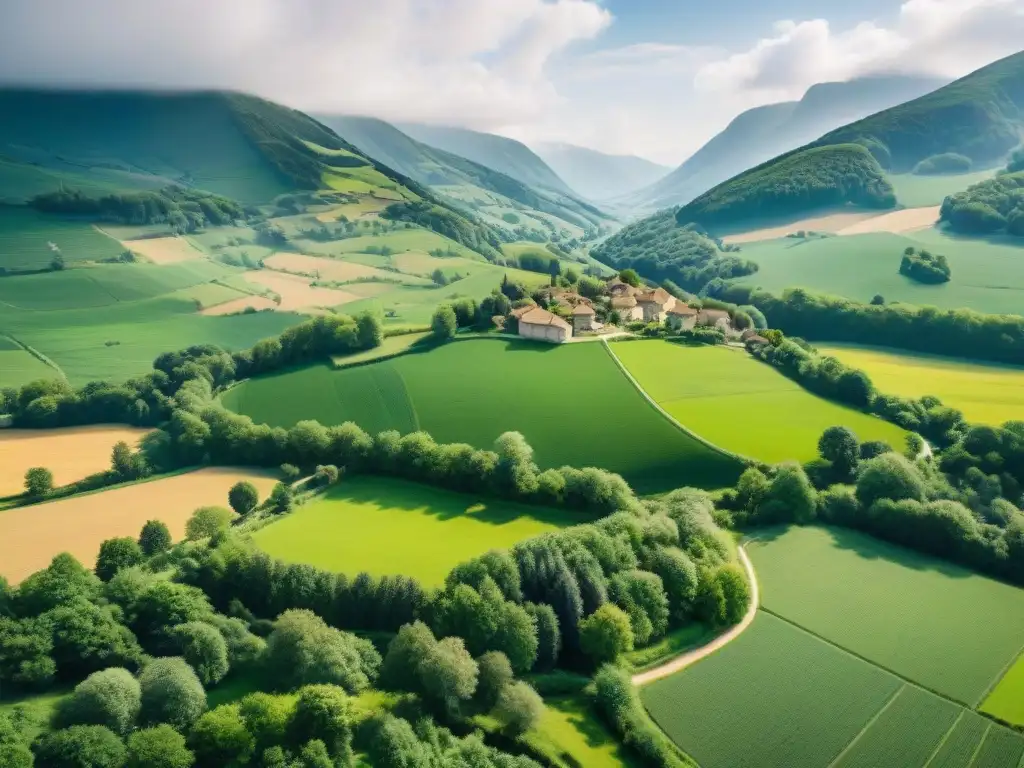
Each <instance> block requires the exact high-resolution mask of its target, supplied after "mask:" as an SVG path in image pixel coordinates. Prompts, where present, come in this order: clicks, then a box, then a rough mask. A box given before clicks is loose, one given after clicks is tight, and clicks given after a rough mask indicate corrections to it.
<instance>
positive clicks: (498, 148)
mask: <svg viewBox="0 0 1024 768" xmlns="http://www.w3.org/2000/svg"><path fill="white" fill-rule="evenodd" d="M396 127H397V128H399V129H400V130H401V131H403V132H404V133H406V134H408V135H409V136H411V137H412V138H414V139H416V140H417V141H421V142H423V143H424V144H429V145H430V146H432V147H437V148H438V149H443V150H445V151H446V152H452V153H453V154H456V155H460V156H462V157H465V158H466V159H468V160H472V161H473V162H474V163H479V164H480V165H484V166H487V167H488V168H493V169H494V170H496V171H500V172H501V173H504V174H506V175H508V176H511V177H512V178H513V179H518V180H519V181H521V182H523V184H528V185H530V186H531V187H536V188H538V189H550V190H553V191H555V192H558V193H559V194H562V195H565V196H567V197H579V193H577V192H575V191H573V190H572V189H571V188H570V187H569V185H568V184H566V183H565V182H564V181H563V180H562V179H560V178H559V176H558V174H557V173H555V172H554V171H553V170H551V168H550V167H549V166H548V164H547V163H545V162H544V161H543V160H541V159H540V158H539V157H538V156H537V154H536V153H535V152H534V151H533V150H532V149H530V148H529V147H527V146H526V145H525V144H523V143H522V142H519V141H516V140H515V139H508V138H505V137H504V136H495V135H494V134H493V133H481V132H480V131H471V130H469V129H468V128H453V127H451V126H441V125H423V124H420V123H396Z"/></svg>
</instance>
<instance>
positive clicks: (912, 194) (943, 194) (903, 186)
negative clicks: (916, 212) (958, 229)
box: [886, 169, 995, 208]
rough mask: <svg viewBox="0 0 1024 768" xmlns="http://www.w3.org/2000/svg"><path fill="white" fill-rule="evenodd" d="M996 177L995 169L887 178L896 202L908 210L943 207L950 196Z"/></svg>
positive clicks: (896, 175)
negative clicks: (929, 206) (928, 206)
mask: <svg viewBox="0 0 1024 768" xmlns="http://www.w3.org/2000/svg"><path fill="white" fill-rule="evenodd" d="M994 175H995V170H994V169H989V170H987V171H974V172H972V173H958V174H950V175H945V176H918V175H916V174H913V173H897V174H889V175H887V176H886V178H888V179H889V183H890V184H892V187H893V190H894V191H895V192H896V202H898V203H899V204H900V205H903V206H906V207H907V208H917V207H919V206H924V205H942V201H943V200H945V199H946V198H947V197H948V196H949V195H953V194H956V193H957V192H962V191H963V190H965V189H967V188H968V187H969V186H971V185H973V184H979V183H981V182H983V181H985V180H987V179H991V178H992V177H993V176H994Z"/></svg>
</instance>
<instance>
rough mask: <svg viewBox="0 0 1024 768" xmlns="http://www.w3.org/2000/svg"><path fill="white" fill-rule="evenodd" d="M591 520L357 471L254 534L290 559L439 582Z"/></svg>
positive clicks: (276, 554)
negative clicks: (487, 555) (461, 568)
mask: <svg viewBox="0 0 1024 768" xmlns="http://www.w3.org/2000/svg"><path fill="white" fill-rule="evenodd" d="M585 521H586V518H583V517H581V516H580V515H579V514H574V513H571V512H566V511H563V510H553V509H545V508H542V507H531V506H524V505H521V504H513V503H510V502H505V501H499V500H495V499H486V500H483V501H482V500H480V499H478V498H476V497H473V496H468V495H464V494H459V493H454V492H452V491H445V490H441V489H439V488H432V487H429V486H424V485H418V484H415V483H407V482H404V481H402V480H395V479H391V478H388V479H382V478H369V477H356V478H351V479H344V480H342V482H341V483H340V484H339V485H337V486H335V487H334V488H332V489H331V490H330V491H329V492H328V493H327V495H326V496H325V497H324V498H322V499H318V500H316V501H314V502H312V503H309V504H306V505H303V506H301V507H299V508H298V509H297V510H296V511H295V512H294V513H292V514H290V515H288V516H286V517H284V518H283V519H281V520H280V521H278V522H274V523H271V524H270V525H268V526H267V527H265V528H262V529H260V530H259V531H257V532H256V533H255V534H254V537H253V538H254V539H255V541H256V543H257V544H258V545H259V546H260V547H261V548H262V549H264V550H265V551H267V552H268V553H270V554H271V555H273V556H274V557H278V558H281V559H282V560H286V561H289V562H297V563H309V564H310V565H315V566H317V567H320V568H325V569H328V570H333V571H339V572H344V573H347V574H350V575H353V576H354V575H356V574H357V573H360V572H362V571H365V572H367V573H370V574H372V575H374V576H384V575H392V574H401V575H404V576H412V577H413V578H416V579H418V580H419V581H420V582H421V583H423V584H424V585H426V586H431V587H433V586H440V585H442V584H443V583H444V579H445V576H446V575H447V574H448V572H449V571H450V570H451V569H452V568H453V567H454V566H455V565H457V564H458V563H460V562H462V561H464V560H468V559H470V558H472V557H475V556H477V555H480V554H483V553H484V552H486V551H488V550H490V549H507V548H508V547H511V546H512V545H513V544H515V543H516V542H518V541H522V540H523V539H527V538H530V537H531V536H536V535H538V534H541V533H545V532H547V531H553V530H556V529H558V528H562V527H565V526H568V525H575V524H578V523H581V522H585ZM438 542H443V546H439V545H438V544H437V543H438Z"/></svg>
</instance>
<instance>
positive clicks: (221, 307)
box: [199, 296, 279, 316]
mask: <svg viewBox="0 0 1024 768" xmlns="http://www.w3.org/2000/svg"><path fill="white" fill-rule="evenodd" d="M249 307H252V308H253V309H257V310H260V309H279V307H278V305H277V304H276V303H275V302H274V301H273V300H272V299H268V298H267V297H266V296H243V297H241V298H238V299H232V300H231V301H225V302H223V303H222V304H215V305H214V306H212V307H204V308H203V309H202V311H200V313H199V314H201V315H214V316H216V315H234V314H238V313H239V312H244V311H245V310H246V309H247V308H249Z"/></svg>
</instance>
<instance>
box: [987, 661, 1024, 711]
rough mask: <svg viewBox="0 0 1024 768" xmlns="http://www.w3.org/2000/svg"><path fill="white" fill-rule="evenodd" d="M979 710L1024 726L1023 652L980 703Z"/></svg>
mask: <svg viewBox="0 0 1024 768" xmlns="http://www.w3.org/2000/svg"><path fill="white" fill-rule="evenodd" d="M981 711H982V712H987V713H989V714H990V715H993V716H995V717H998V718H999V719H1000V720H1004V721H1006V722H1007V723H1013V724H1014V725H1020V726H1024V653H1022V654H1021V655H1020V656H1018V657H1017V661H1016V662H1014V664H1013V666H1011V667H1010V669H1009V670H1008V671H1007V672H1006V674H1005V675H1003V678H1002V679H1001V680H1000V681H999V684H998V685H997V686H996V687H995V688H993V689H992V692H991V693H990V694H989V695H988V698H986V699H985V701H984V703H983V704H982V705H981Z"/></svg>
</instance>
